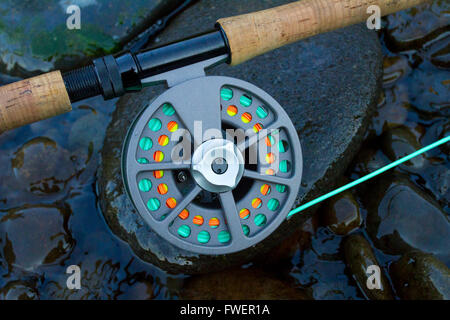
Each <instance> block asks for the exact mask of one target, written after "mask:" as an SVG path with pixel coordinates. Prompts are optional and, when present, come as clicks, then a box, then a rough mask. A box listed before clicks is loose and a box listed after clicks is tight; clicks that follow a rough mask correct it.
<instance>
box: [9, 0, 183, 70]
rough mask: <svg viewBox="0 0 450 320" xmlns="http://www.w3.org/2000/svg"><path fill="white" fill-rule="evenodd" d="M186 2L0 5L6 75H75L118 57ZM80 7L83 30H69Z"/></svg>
mask: <svg viewBox="0 0 450 320" xmlns="http://www.w3.org/2000/svg"><path fill="white" fill-rule="evenodd" d="M181 2H183V1H182V0H165V1H162V0H150V1H149V0H76V1H60V0H45V1H43V0H28V1H12V0H7V1H1V2H0V41H1V43H2V51H1V53H0V72H3V73H8V74H10V75H14V76H20V77H25V76H30V75H32V74H35V73H39V72H47V71H50V70H51V69H55V68H56V69H69V68H72V67H74V66H77V65H80V64H82V63H85V62H87V61H88V59H90V58H93V57H97V56H100V55H105V54H109V53H113V52H116V51H118V50H120V49H121V46H122V45H123V44H124V43H126V42H127V41H128V40H130V39H131V38H132V37H134V36H136V35H137V34H138V33H139V32H141V31H142V30H144V29H145V28H146V27H148V26H149V25H150V24H152V23H154V22H156V20H157V19H158V18H159V17H160V16H162V15H165V14H167V13H168V12H170V11H171V10H173V9H174V8H175V7H176V5H177V4H179V3H181ZM72 4H74V5H78V6H79V8H80V12H81V20H80V22H81V24H80V27H81V28H80V29H72V30H69V29H68V28H67V25H66V21H67V19H68V18H69V17H70V14H67V13H66V10H67V7H68V6H69V5H72Z"/></svg>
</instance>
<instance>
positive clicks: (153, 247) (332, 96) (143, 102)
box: [98, 0, 382, 273]
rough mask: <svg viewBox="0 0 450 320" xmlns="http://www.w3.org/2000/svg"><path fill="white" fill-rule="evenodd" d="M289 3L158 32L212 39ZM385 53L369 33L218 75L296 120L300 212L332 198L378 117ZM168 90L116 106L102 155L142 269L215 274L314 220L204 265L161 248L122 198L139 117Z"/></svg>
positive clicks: (219, 11) (225, 11)
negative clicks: (125, 155) (231, 23)
mask: <svg viewBox="0 0 450 320" xmlns="http://www.w3.org/2000/svg"><path fill="white" fill-rule="evenodd" d="M287 2H288V1H285V0H277V1H270V2H261V1H258V0H251V1H245V2H242V1H238V0H228V1H214V2H208V1H202V2H198V3H195V4H194V5H192V6H191V7H189V8H188V9H186V10H185V11H184V12H183V13H182V14H180V15H179V16H178V17H177V18H175V19H174V21H173V22H172V23H171V24H170V25H169V26H168V28H166V29H165V30H164V32H162V33H161V35H160V39H161V44H164V43H167V42H170V41H174V40H178V39H181V38H183V37H185V36H186V35H187V34H196V33H199V32H202V31H207V30H208V29H209V26H212V25H213V24H214V22H215V21H216V20H217V19H218V18H220V17H226V16H232V15H236V14H241V13H246V12H251V11H256V10H260V9H265V8H268V7H273V6H277V5H281V4H285V3H287ZM381 66H382V59H381V50H380V45H379V42H378V39H377V35H376V33H375V32H371V31H369V30H367V28H366V26H365V24H364V25H357V26H352V27H349V28H345V29H342V30H338V31H335V32H330V33H326V34H323V35H319V36H316V37H313V38H310V39H307V40H305V41H301V42H298V43H295V44H292V45H289V46H286V47H284V48H280V49H278V50H275V51H273V52H270V53H267V54H265V55H263V56H260V57H257V58H255V59H253V60H251V61H248V62H246V63H244V64H242V65H239V66H236V67H230V66H227V65H223V66H219V67H216V68H215V69H212V70H211V71H210V73H211V74H214V75H226V76H231V77H236V78H241V79H243V80H246V81H249V82H252V83H254V84H255V85H257V86H259V87H261V88H262V89H264V90H265V91H267V92H268V93H269V94H270V95H272V96H273V97H274V98H275V99H276V100H277V101H278V102H279V103H280V104H281V105H282V106H283V107H284V108H285V110H286V112H287V113H288V115H289V116H290V117H291V119H292V121H293V123H294V125H295V127H296V128H297V132H298V134H299V138H300V142H301V145H302V150H303V162H304V168H303V178H302V187H301V188H300V190H299V193H298V197H297V200H296V202H295V206H298V205H299V204H300V203H304V202H306V201H308V200H312V199H313V198H315V197H317V196H319V195H321V194H323V193H325V192H328V191H331V190H332V188H333V187H335V186H336V185H337V184H338V178H339V177H341V176H342V174H343V173H344V171H345V169H346V168H347V166H348V164H349V163H350V161H351V159H352V158H353V157H354V156H355V154H356V153H357V151H358V149H359V146H360V143H361V141H362V139H363V136H364V134H365V131H366V129H367V125H368V122H369V119H370V116H371V114H372V113H373V112H374V109H375V106H376V103H377V101H378V95H379V90H380V83H381V77H382V71H381ZM163 90H164V88H163V87H162V86H159V87H150V88H147V89H145V90H144V91H143V92H141V93H136V94H130V95H126V96H124V97H123V98H121V99H120V100H119V102H118V104H117V109H116V111H115V112H114V113H113V116H112V121H111V124H110V125H109V127H108V129H107V133H106V138H105V143H104V147H103V149H102V166H101V169H100V171H99V179H98V192H99V198H100V206H101V209H102V212H103V215H104V216H105V219H106V221H107V223H108V224H109V226H110V227H111V229H112V231H113V232H114V233H115V234H116V235H118V236H119V237H120V238H122V239H123V240H125V241H127V242H128V243H129V244H130V246H131V247H132V248H133V250H134V251H135V252H136V253H137V254H138V255H139V256H140V257H141V258H142V259H144V260H146V261H150V262H152V263H153V264H155V265H157V266H159V267H162V268H163V269H165V270H168V271H169V272H176V273H197V272H211V271H213V270H218V269H223V268H226V267H228V266H230V265H237V264H240V263H244V262H247V261H249V260H251V259H252V258H253V257H256V256H257V255H262V254H264V253H267V252H268V251H269V250H270V249H271V248H273V247H274V246H276V245H278V244H280V243H281V242H282V241H283V240H284V239H286V238H287V237H289V236H290V235H291V234H292V233H293V232H295V230H296V229H297V228H299V227H300V226H301V225H302V224H303V223H304V222H305V221H307V220H308V219H309V218H310V217H311V215H312V213H313V212H314V211H315V210H316V209H317V208H316V207H313V208H311V209H310V210H308V211H305V212H302V213H300V214H297V215H296V216H294V217H293V218H292V219H290V220H289V221H286V222H284V223H283V224H282V225H281V226H280V227H279V229H278V230H276V231H275V232H274V233H273V234H272V235H271V236H270V237H268V238H267V239H266V240H264V241H262V242H261V243H259V244H258V245H256V246H255V247H253V248H250V249H247V250H244V251H242V252H238V253H235V254H231V255H226V256H220V255H219V256H214V255H212V256H211V255H210V256H198V255H197V254H193V253H190V252H187V251H185V250H180V249H178V248H176V247H174V246H173V245H171V244H169V243H168V242H167V241H165V240H163V239H161V238H160V237H159V236H158V235H157V234H156V233H155V232H154V231H152V230H151V229H150V228H149V227H148V226H147V225H146V224H145V222H144V221H143V219H142V218H141V217H140V216H139V215H138V214H137V213H136V211H135V210H134V208H133V205H132V203H131V202H130V200H129V199H128V197H127V196H126V195H125V193H124V187H123V184H122V177H121V161H120V155H121V149H122V146H123V142H124V139H125V136H126V133H127V130H128V129H129V127H130V124H131V122H132V121H133V119H134V118H135V116H136V115H137V114H138V113H139V112H140V111H141V110H142V108H144V107H146V106H147V105H148V104H149V102H150V101H151V100H152V99H154V98H155V97H157V96H158V95H159V94H161V93H162V92H163Z"/></svg>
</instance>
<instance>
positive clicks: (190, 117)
mask: <svg viewBox="0 0 450 320" xmlns="http://www.w3.org/2000/svg"><path fill="white" fill-rule="evenodd" d="M198 88H201V90H199V89H198ZM199 121H201V125H202V134H203V133H205V132H207V130H208V129H216V132H217V131H218V132H221V133H222V136H221V137H215V138H214V139H210V138H208V137H206V138H205V137H201V139H200V141H199V142H198V143H197V146H196V147H197V148H196V149H195V150H194V149H192V151H189V150H184V149H185V148H183V150H182V151H180V145H181V144H180V141H182V142H184V143H183V144H182V145H183V146H186V145H187V146H190V147H192V148H194V141H197V140H194V138H195V139H197V137H196V136H195V134H196V132H195V130H196V129H195V122H197V124H198V122H199ZM229 129H233V130H235V131H236V130H241V131H242V132H244V133H247V135H246V136H245V139H243V140H241V141H240V142H239V141H238V140H237V139H230V140H226V138H227V134H226V133H227V130H229ZM262 147H264V148H262ZM218 148H219V149H220V148H221V149H220V150H221V151H223V152H225V154H226V156H223V157H221V158H219V157H217V158H214V157H215V156H214V152H213V151H214V150H218ZM199 150H200V151H201V152H200V151H199ZM252 150H253V151H255V150H256V152H253V153H252V152H251V151H252ZM198 154H200V155H198ZM251 154H253V159H252V155H251ZM255 154H256V155H255ZM180 156H182V157H183V161H179V158H180ZM207 157H212V158H211V159H209V158H208V159H207ZM197 158H198V159H200V160H198V159H197ZM233 159H234V160H236V161H238V160H239V159H245V161H243V162H242V163H241V165H240V166H238V165H236V163H235V162H233V161H234V160H233ZM199 161H200V162H199ZM208 161H210V162H208ZM227 161H228V162H229V163H228V162H227ZM191 162H192V163H191ZM205 163H206V164H205ZM205 166H206V167H208V166H210V167H211V168H210V169H211V170H209V169H208V168H207V169H208V170H209V171H208V172H207V173H204V172H203V171H202V170H204V168H205ZM233 170H234V171H233ZM301 173H302V154H301V148H300V143H299V140H298V136H297V133H296V130H295V128H294V126H293V124H292V122H291V121H290V119H289V117H288V116H287V114H286V113H285V111H284V110H283V109H282V108H281V106H280V105H279V104H278V103H277V102H276V101H275V100H274V99H273V98H271V97H270V96H269V95H268V94H267V93H265V92H264V91H262V90H261V89H259V88H257V87H255V86H253V85H251V84H249V83H247V82H244V81H241V80H238V79H234V78H228V77H202V78H198V79H193V80H188V81H186V82H183V83H181V84H178V85H176V86H174V87H172V88H170V89H168V90H167V91H166V92H165V93H163V94H162V95H161V96H159V97H158V98H156V99H155V100H154V101H153V102H152V103H151V104H150V105H149V106H148V107H147V108H145V109H144V111H143V112H141V114H140V115H139V116H138V117H137V118H136V120H135V121H134V123H133V125H132V127H131V129H130V131H129V133H128V136H127V140H126V143H125V147H124V152H123V175H124V181H125V186H126V191H127V194H128V196H129V198H130V199H131V200H132V202H133V204H134V206H135V207H136V209H137V211H138V213H139V214H140V215H141V216H142V217H143V219H144V220H145V221H146V222H147V223H148V224H149V226H150V227H151V228H152V229H153V230H155V231H156V232H157V233H158V234H159V235H160V236H161V237H162V238H163V239H165V240H167V241H169V242H170V243H172V244H173V245H175V246H177V247H180V248H183V249H185V250H189V251H192V252H197V253H201V254H226V253H232V252H236V251H240V250H243V249H246V248H249V247H251V246H254V245H256V244H257V243H258V242H260V241H261V240H263V239H264V238H266V237H267V236H268V235H269V234H270V233H272V232H273V231H274V230H275V229H276V228H277V227H278V226H279V225H280V224H281V222H282V221H283V220H285V218H286V216H287V214H288V212H289V210H290V209H291V207H292V205H293V203H294V201H295V198H296V196H297V192H298V189H299V186H300V180H301ZM208 175H210V176H208ZM215 179H216V180H215Z"/></svg>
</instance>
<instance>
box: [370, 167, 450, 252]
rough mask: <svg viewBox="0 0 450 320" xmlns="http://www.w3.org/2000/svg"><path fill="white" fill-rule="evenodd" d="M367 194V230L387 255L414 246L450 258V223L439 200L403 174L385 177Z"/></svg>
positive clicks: (408, 249) (372, 186)
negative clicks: (449, 241)
mask: <svg viewBox="0 0 450 320" xmlns="http://www.w3.org/2000/svg"><path fill="white" fill-rule="evenodd" d="M370 190H371V191H370V192H368V193H367V194H366V195H365V201H366V204H367V211H368V214H367V230H368V233H369V235H370V237H371V238H372V240H373V241H374V244H375V246H376V247H377V248H378V249H381V250H382V251H383V252H384V253H387V254H394V255H396V254H403V253H406V252H408V251H411V250H413V249H418V250H421V251H423V252H426V253H434V254H436V255H438V256H439V257H442V258H443V259H445V261H446V260H448V259H449V258H450V248H449V246H448V242H446V241H443V240H444V239H449V237H450V222H449V219H448V216H447V215H446V213H445V212H444V211H443V210H442V209H441V207H440V205H439V203H438V202H437V201H436V200H435V199H433V198H432V197H431V196H430V195H429V194H428V193H426V192H425V191H423V190H421V189H419V188H418V187H417V186H415V185H414V184H413V183H412V182H411V181H409V179H407V178H406V177H405V176H403V175H400V174H391V175H387V176H382V177H381V178H380V179H378V180H377V181H376V183H375V184H372V185H371V189H370Z"/></svg>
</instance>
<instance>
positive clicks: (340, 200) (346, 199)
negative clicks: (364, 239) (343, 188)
mask: <svg viewBox="0 0 450 320" xmlns="http://www.w3.org/2000/svg"><path fill="white" fill-rule="evenodd" d="M321 211H322V222H323V224H324V225H325V226H327V227H328V228H329V229H330V230H331V231H333V232H334V233H335V234H338V235H346V234H348V233H350V232H351V231H353V230H355V229H357V228H359V226H360V225H361V213H360V210H359V204H358V202H356V199H355V198H354V197H353V194H352V193H351V192H349V191H347V192H343V193H341V194H340V195H338V196H336V197H334V198H332V199H330V200H329V201H328V202H327V204H326V205H325V207H324V209H323V210H321Z"/></svg>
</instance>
